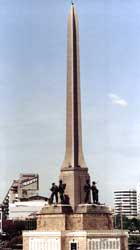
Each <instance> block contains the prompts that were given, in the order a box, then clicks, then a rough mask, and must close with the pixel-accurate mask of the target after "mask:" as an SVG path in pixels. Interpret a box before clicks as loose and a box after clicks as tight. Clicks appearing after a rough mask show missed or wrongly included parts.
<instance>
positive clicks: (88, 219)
mask: <svg viewBox="0 0 140 250" xmlns="http://www.w3.org/2000/svg"><path fill="white" fill-rule="evenodd" d="M101 228H102V230H110V229H113V222H112V213H111V211H110V210H109V209H108V207H106V206H103V205H92V204H80V205H78V206H77V207H76V212H74V213H73V210H72V207H71V206H70V205H61V204H60V205H59V204H58V205H48V206H46V207H44V208H43V209H42V210H41V213H40V214H39V215H38V220H37V230H39V231H58V230H62V231H63V230H99V229H101Z"/></svg>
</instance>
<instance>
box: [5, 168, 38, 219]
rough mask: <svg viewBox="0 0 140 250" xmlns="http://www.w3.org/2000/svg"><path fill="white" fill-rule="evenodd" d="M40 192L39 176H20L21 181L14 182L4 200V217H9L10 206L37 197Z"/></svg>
mask: <svg viewBox="0 0 140 250" xmlns="http://www.w3.org/2000/svg"><path fill="white" fill-rule="evenodd" d="M38 191H39V175H38V174H32V173H31V174H28V173H27V174H20V177H19V179H17V180H13V182H12V184H11V186H10V188H9V190H8V192H7V194H6V195H5V198H4V200H3V206H4V216H5V218H8V216H9V205H10V204H12V203H15V202H17V201H18V202H19V201H22V200H28V198H30V197H32V196H35V195H37V194H38Z"/></svg>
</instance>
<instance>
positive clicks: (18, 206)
mask: <svg viewBox="0 0 140 250" xmlns="http://www.w3.org/2000/svg"><path fill="white" fill-rule="evenodd" d="M46 204H47V202H46V201H44V200H38V201H36V200H35V201H19V202H15V203H10V204H9V219H11V220H25V219H27V218H28V217H29V216H30V217H31V216H34V215H35V214H37V213H39V212H40V210H41V209H42V208H43V207H44V206H45V205H46Z"/></svg>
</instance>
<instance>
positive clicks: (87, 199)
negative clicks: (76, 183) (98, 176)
mask: <svg viewBox="0 0 140 250" xmlns="http://www.w3.org/2000/svg"><path fill="white" fill-rule="evenodd" d="M90 190H91V187H90V181H89V180H86V184H85V185H84V191H85V203H89V202H90Z"/></svg>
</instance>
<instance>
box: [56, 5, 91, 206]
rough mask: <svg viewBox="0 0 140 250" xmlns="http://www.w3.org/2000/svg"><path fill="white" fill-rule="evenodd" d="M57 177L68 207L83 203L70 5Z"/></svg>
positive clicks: (75, 48)
mask: <svg viewBox="0 0 140 250" xmlns="http://www.w3.org/2000/svg"><path fill="white" fill-rule="evenodd" d="M60 179H62V180H63V182H65V183H66V194H67V195H68V196H69V198H70V204H71V205H72V207H73V208H75V207H76V206H77V205H78V204H81V203H84V197H85V194H84V185H85V183H86V180H87V179H89V174H88V169H87V167H86V163H85V160H84V155H83V150H82V125H81V97H80V57H79V31H78V17H77V13H76V10H75V6H74V4H72V5H71V9H70V13H69V16H68V44H67V110H66V152H65V159H64V162H63V164H62V168H61V175H60Z"/></svg>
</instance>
